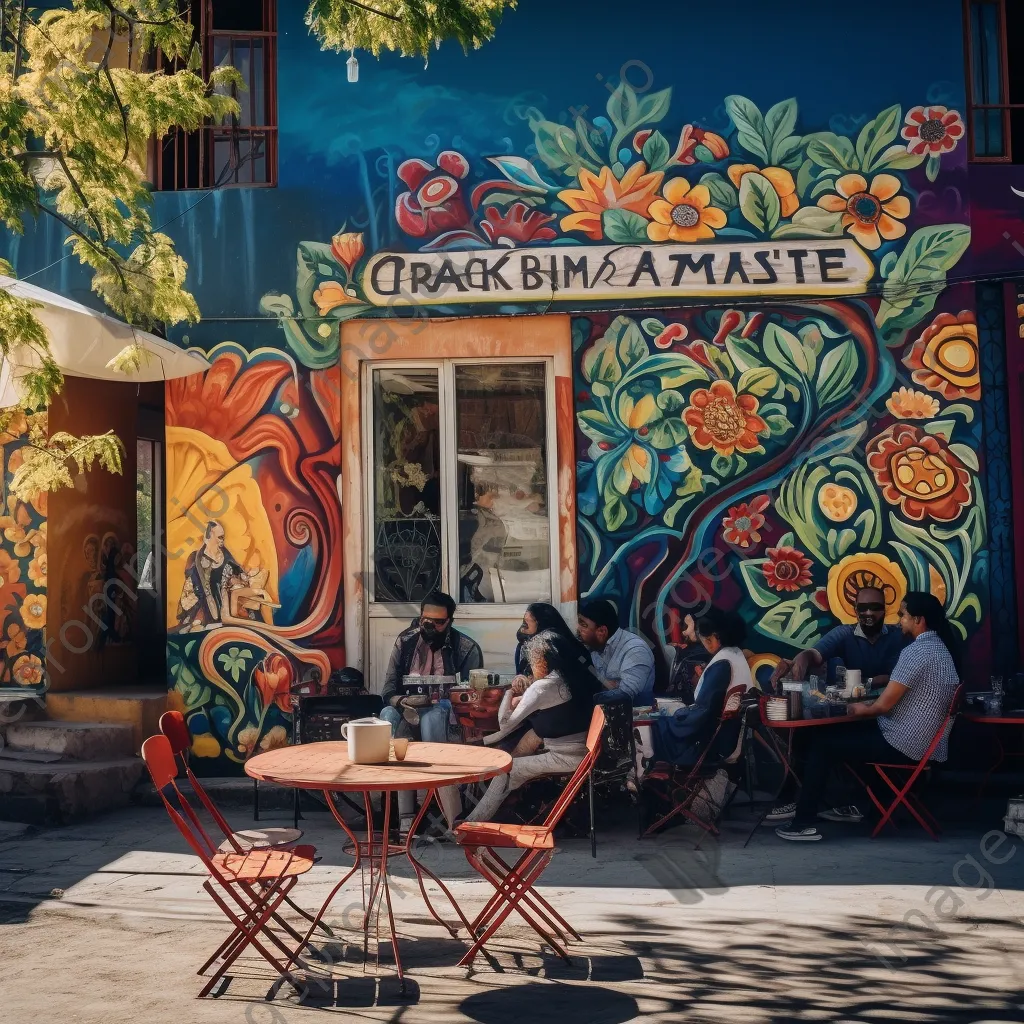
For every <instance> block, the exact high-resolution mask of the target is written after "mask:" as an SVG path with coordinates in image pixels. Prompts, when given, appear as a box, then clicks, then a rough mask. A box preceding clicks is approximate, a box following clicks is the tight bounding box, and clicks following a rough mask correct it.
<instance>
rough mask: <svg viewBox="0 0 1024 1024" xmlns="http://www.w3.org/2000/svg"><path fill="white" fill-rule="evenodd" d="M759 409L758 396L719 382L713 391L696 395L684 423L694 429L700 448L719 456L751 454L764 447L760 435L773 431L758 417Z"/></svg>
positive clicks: (693, 434)
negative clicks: (738, 453) (734, 453)
mask: <svg viewBox="0 0 1024 1024" xmlns="http://www.w3.org/2000/svg"><path fill="white" fill-rule="evenodd" d="M757 407H758V401H757V398H756V397H755V396H754V395H750V394H741V395H737V394H736V389H735V388H734V387H733V385H732V384H731V383H730V382H729V381H727V380H716V381H715V382H714V383H713V384H712V385H711V387H710V388H698V389H697V390H696V391H694V392H693V394H692V395H691V396H690V405H689V408H688V409H687V410H686V411H685V412H684V413H683V422H684V423H685V424H686V425H687V426H688V427H689V428H690V437H691V439H692V440H693V443H694V444H695V445H696V446H697V447H698V448H702V449H704V450H705V451H706V450H707V449H709V448H714V450H715V451H716V452H718V454H719V455H732V453H733V452H736V451H739V452H747V453H749V452H753V451H757V449H758V448H759V447H760V445H761V442H760V441H759V440H758V435H759V434H767V433H768V430H769V428H768V424H767V423H765V421H764V420H763V419H761V417H760V416H758V415H757Z"/></svg>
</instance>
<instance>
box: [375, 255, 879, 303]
mask: <svg viewBox="0 0 1024 1024" xmlns="http://www.w3.org/2000/svg"><path fill="white" fill-rule="evenodd" d="M873 272H874V267H873V265H872V262H871V260H870V259H869V258H868V256H867V255H866V254H865V252H864V251H863V250H862V249H861V248H860V246H859V245H857V244H856V243H855V242H852V241H849V240H848V239H838V238H837V239H827V240H807V239H800V240H799V241H789V242H782V243H779V242H743V243H738V244H728V243H721V242H718V243H714V244H710V245H614V246H607V245H581V246H572V247H571V248H570V247H564V248H563V247H558V248H555V247H545V248H523V249H484V250H480V249H477V250H470V251H467V252H446V253H378V254H377V255H376V256H374V257H373V258H372V259H371V260H370V261H369V263H368V264H367V266H366V269H365V271H364V272H363V278H362V283H363V289H364V291H365V294H366V296H367V298H368V299H369V301H370V302H372V303H373V304H374V305H377V306H392V305H402V306H416V305H436V304H439V303H444V304H446V305H450V304H454V303H478V302H519V301H523V300H525V301H532V300H537V299H543V298H550V299H559V300H570V299H589V300H595V299H597V300H602V299H620V298H624V297H629V298H662V297H664V298H683V297H689V296H701V297H709V296H710V297H715V296H728V295H766V294H776V295H800V294H814V295H856V294H858V293H861V292H863V291H865V289H866V286H867V283H868V281H870V280H871V276H872V274H873Z"/></svg>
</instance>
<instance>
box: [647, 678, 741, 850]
mask: <svg viewBox="0 0 1024 1024" xmlns="http://www.w3.org/2000/svg"><path fill="white" fill-rule="evenodd" d="M746 692H747V688H746V687H745V686H730V687H729V689H728V690H727V691H726V694H725V700H724V701H723V702H722V713H721V715H719V718H718V723H717V725H716V726H715V731H714V733H713V734H712V736H711V739H710V741H709V742H708V744H707V745H706V746H705V747H704V749H703V750H702V751H701V753H700V756H699V757H698V758H697V761H696V762H695V763H694V764H693V765H692V766H689V767H684V768H681V767H680V766H679V765H673V764H662V765H657V766H655V768H654V769H653V770H652V771H651V772H649V773H648V775H647V776H646V777H645V779H644V788H645V789H650V790H651V791H652V792H654V793H655V795H660V796H661V797H662V799H663V800H664V801H665V802H666V803H668V805H669V810H668V812H667V813H665V814H663V815H662V816H661V817H660V818H658V819H657V820H656V821H655V822H653V823H652V824H651V825H649V826H648V827H647V828H646V829H645V830H644V831H643V833H642V834H641V836H640V838H641V839H643V838H644V837H645V836H649V835H651V834H652V833H654V832H657V831H658V829H660V828H662V827H664V826H665V825H666V824H668V822H670V821H671V820H672V819H673V818H674V817H676V815H679V814H681V815H682V816H683V817H684V818H686V819H687V820H688V821H692V822H693V823H694V824H695V825H697V826H699V827H700V828H702V829H703V830H704V831H705V832H709V833H710V834H711V835H715V836H717V835H718V826H717V825H716V824H715V823H714V822H713V821H707V820H705V819H704V818H702V817H701V816H700V815H699V814H697V813H696V812H695V811H694V809H693V803H694V801H695V800H696V799H697V796H698V795H699V794H700V792H701V789H702V788H703V785H704V783H705V782H706V781H707V780H708V779H709V778H711V777H712V776H713V775H715V774H716V773H717V772H718V769H719V768H721V767H722V765H723V763H725V762H727V761H729V762H730V763H731V760H730V759H731V758H732V757H733V755H735V754H737V751H738V749H739V744H737V746H736V747H734V748H733V750H731V751H729V753H728V754H726V755H725V757H724V758H721V759H716V760H714V761H713V762H712V763H711V764H708V763H707V757H708V754H709V753H710V752H711V751H712V750H713V749H714V747H715V741H716V740H717V739H718V734H719V733H720V732H721V731H722V727H723V726H724V725H725V724H726V723H727V722H731V721H733V720H734V719H736V718H737V717H739V715H740V712H741V710H742V707H743V695H744V694H745V693H746ZM742 735H743V733H742V729H741V732H740V737H741V739H742Z"/></svg>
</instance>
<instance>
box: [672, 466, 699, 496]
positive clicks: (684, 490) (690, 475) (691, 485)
mask: <svg viewBox="0 0 1024 1024" xmlns="http://www.w3.org/2000/svg"><path fill="white" fill-rule="evenodd" d="M703 493H704V474H703V473H702V472H701V471H700V469H699V467H697V466H691V467H690V469H689V470H688V471H687V473H686V476H684V477H683V482H682V483H681V484H680V485H679V486H678V487H677V488H676V494H678V495H679V496H680V497H681V498H685V497H686V496H687V495H690V494H703Z"/></svg>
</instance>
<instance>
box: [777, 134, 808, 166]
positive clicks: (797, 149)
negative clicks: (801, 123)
mask: <svg viewBox="0 0 1024 1024" xmlns="http://www.w3.org/2000/svg"><path fill="white" fill-rule="evenodd" d="M803 156H804V140H803V139H801V138H800V136H799V135H790V137H789V138H788V139H783V140H782V141H781V142H779V143H777V144H775V145H773V146H772V163H773V164H774V165H775V166H776V167H785V168H786V170H789V171H795V170H796V169H797V168H798V167H799V166H800V163H801V161H802V160H803Z"/></svg>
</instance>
